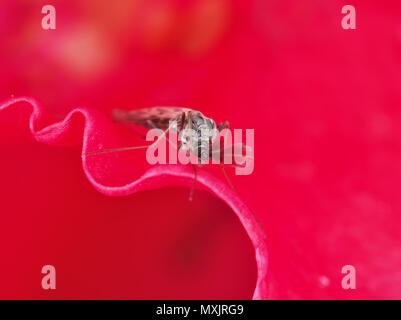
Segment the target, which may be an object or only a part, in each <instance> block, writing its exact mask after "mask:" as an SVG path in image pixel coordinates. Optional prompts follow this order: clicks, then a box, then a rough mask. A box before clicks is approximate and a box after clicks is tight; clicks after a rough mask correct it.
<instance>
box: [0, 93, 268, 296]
mask: <svg viewBox="0 0 401 320" xmlns="http://www.w3.org/2000/svg"><path fill="white" fill-rule="evenodd" d="M20 102H23V103H27V104H29V105H31V106H32V109H33V110H32V112H31V115H30V118H29V128H30V131H31V133H32V135H33V136H34V138H35V139H36V140H37V141H38V142H41V143H46V144H50V145H60V144H61V145H63V144H71V143H72V144H79V143H82V154H84V153H86V152H87V146H88V142H89V141H90V138H91V137H90V135H91V132H94V129H95V126H97V125H100V124H102V123H103V124H105V125H107V123H108V122H110V121H109V120H108V119H107V118H105V117H104V116H103V115H101V114H100V113H99V112H97V111H96V110H92V109H89V108H86V107H84V108H76V109H74V110H72V111H71V112H69V114H68V115H67V116H66V117H65V118H64V119H63V120H62V121H60V122H55V123H52V124H48V123H49V118H50V117H48V115H47V114H46V111H45V110H44V109H43V107H42V106H41V105H40V104H39V103H38V102H37V101H36V100H35V99H34V98H30V97H18V98H14V97H13V98H10V99H8V100H6V101H5V102H4V103H2V104H1V105H0V111H2V110H5V109H6V108H9V107H11V106H13V105H15V104H17V103H20ZM77 115H81V116H83V117H84V120H85V122H84V128H83V136H82V127H78V126H77V125H76V123H74V118H76V117H77ZM44 123H46V125H44V126H43V127H42V128H41V129H38V128H39V127H40V125H41V124H42V125H43V124H44ZM78 137H79V139H80V140H81V141H78ZM72 141H73V142H72ZM82 167H83V170H84V172H85V175H86V177H87V179H88V180H89V182H90V183H91V184H92V185H93V187H94V188H95V189H96V190H98V191H99V192H101V193H103V194H105V195H108V196H125V195H129V194H132V193H135V192H137V191H143V190H152V189H157V188H161V187H164V186H171V185H175V186H186V187H187V186H191V185H192V183H193V179H194V177H193V173H192V172H191V171H188V170H187V169H186V168H184V166H177V165H176V166H174V165H159V166H154V167H152V168H150V169H148V170H146V171H145V173H144V174H143V175H142V176H140V177H139V178H138V179H136V180H134V181H132V182H131V183H129V184H126V185H122V186H107V185H103V184H101V183H100V182H99V181H96V179H95V178H94V177H93V175H92V174H91V172H90V168H89V167H88V165H87V162H86V157H85V156H84V155H83V156H82ZM197 186H198V187H199V188H202V189H204V190H207V191H208V192H210V193H211V194H213V195H215V196H216V197H218V198H219V199H221V200H222V201H224V202H225V203H226V204H227V205H228V206H229V207H230V208H231V209H232V210H233V211H234V213H235V214H236V215H237V217H238V218H239V220H240V222H241V224H242V225H243V227H244V229H245V231H246V232H247V234H248V236H249V238H250V240H251V242H252V245H253V247H254V250H255V259H256V265H257V281H256V287H255V290H254V293H253V297H252V299H254V300H260V299H267V298H268V290H267V267H268V254H267V245H266V241H265V238H264V234H263V232H262V231H261V229H260V227H259V224H258V222H257V221H256V219H255V217H254V216H253V214H252V212H251V211H250V210H249V208H248V207H247V206H246V205H245V203H244V202H243V201H242V200H241V199H240V198H239V197H238V196H237V195H236V194H235V192H233V191H232V190H231V189H230V188H229V187H228V186H227V184H226V183H224V182H222V181H221V180H219V179H217V178H215V177H214V176H213V175H211V174H210V173H208V172H205V171H202V172H200V173H199V175H198V180H197Z"/></svg>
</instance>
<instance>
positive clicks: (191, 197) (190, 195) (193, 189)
mask: <svg viewBox="0 0 401 320" xmlns="http://www.w3.org/2000/svg"><path fill="white" fill-rule="evenodd" d="M191 166H192V169H194V183H193V184H192V188H191V191H190V192H189V199H188V200H189V201H192V199H193V197H194V193H195V188H196V180H197V179H198V170H197V169H196V166H195V165H194V164H193V163H192V162H191Z"/></svg>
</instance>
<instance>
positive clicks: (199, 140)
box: [84, 107, 253, 200]
mask: <svg viewBox="0 0 401 320" xmlns="http://www.w3.org/2000/svg"><path fill="white" fill-rule="evenodd" d="M113 114H114V120H115V121H117V122H120V123H127V124H133V125H136V126H140V127H143V128H146V129H158V130H162V133H161V134H160V135H158V138H157V140H156V141H155V142H153V143H152V144H150V145H146V146H133V147H123V148H116V149H108V150H99V151H94V152H88V153H85V154H84V155H86V156H89V155H96V154H101V153H108V152H118V151H127V150H135V149H142V148H149V147H150V146H153V145H156V144H157V143H158V142H159V141H160V139H162V138H164V137H165V138H166V139H167V140H168V141H169V142H170V143H171V141H170V140H169V139H168V138H167V132H169V131H175V132H177V133H178V142H177V150H180V151H183V152H185V154H186V155H187V157H188V158H189V157H190V156H191V155H194V156H195V157H196V158H197V159H198V161H197V164H198V165H199V166H200V165H201V164H204V163H205V162H208V161H209V160H214V163H216V162H217V163H220V164H221V169H222V171H223V174H224V176H225V178H226V179H227V181H228V183H229V185H230V187H231V188H232V189H234V187H233V185H232V183H231V181H230V179H229V178H228V175H227V173H226V171H225V169H224V161H222V160H223V159H222V157H221V152H220V151H221V148H220V137H221V135H220V133H221V132H223V130H224V129H226V131H225V134H224V149H223V152H224V159H226V153H228V152H229V154H228V156H229V157H230V160H231V159H232V152H233V149H234V157H235V159H236V161H237V160H239V161H238V163H239V164H237V163H232V162H231V161H229V163H228V164H231V165H233V166H239V167H243V163H244V159H243V154H242V153H243V149H244V148H245V150H246V155H247V158H249V153H250V150H249V147H247V146H245V145H243V144H242V143H240V144H236V145H234V146H231V147H226V144H225V142H226V135H227V130H228V127H229V124H228V122H224V123H220V124H216V122H215V121H214V120H213V119H211V118H208V117H205V116H204V115H203V114H202V113H201V112H199V111H196V110H192V109H189V108H179V107H154V108H146V109H139V110H132V111H122V110H114V112H113ZM251 151H253V150H251ZM252 161H253V158H252ZM189 163H190V164H191V166H192V168H193V169H194V177H195V178H194V183H193V187H192V188H191V192H190V196H189V199H190V200H192V198H193V193H194V190H195V186H196V180H197V170H196V166H194V164H193V163H192V162H191V161H189ZM252 169H253V164H252Z"/></svg>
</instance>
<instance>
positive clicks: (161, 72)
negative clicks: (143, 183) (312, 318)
mask: <svg viewBox="0 0 401 320" xmlns="http://www.w3.org/2000/svg"><path fill="white" fill-rule="evenodd" d="M45 4H48V3H47V2H43V3H42V1H29V2H28V1H11V0H10V1H8V0H3V1H2V3H1V5H0V39H1V42H0V70H1V77H0V98H1V99H2V100H3V99H4V100H5V99H7V98H9V97H10V96H11V95H14V96H20V95H24V96H33V97H35V98H36V99H38V100H39V101H41V102H42V104H43V105H45V106H46V109H47V110H49V111H50V113H51V114H53V116H54V117H55V118H62V117H63V116H65V115H66V114H67V113H68V111H70V110H72V109H73V108H75V107H77V106H88V107H90V108H92V109H97V110H99V111H101V112H102V113H104V114H106V115H107V114H108V113H109V112H110V110H112V109H114V108H125V109H129V108H140V107H150V106H155V105H178V106H188V107H192V108H195V109H198V110H200V111H202V112H203V113H204V114H206V115H208V116H210V117H212V118H214V119H216V121H224V120H228V121H230V124H231V126H232V127H233V128H243V129H245V128H252V129H255V171H254V173H253V174H252V175H250V176H233V172H231V175H232V176H233V180H234V184H235V185H236V187H237V189H238V191H239V194H240V195H241V198H242V199H243V200H244V201H245V202H246V203H247V204H248V205H249V206H250V207H251V208H252V210H253V211H254V212H255V214H256V215H257V216H258V218H259V219H260V220H261V222H262V225H263V228H264V230H265V233H266V235H267V239H266V241H267V245H268V250H269V266H268V278H267V282H268V283H267V284H268V288H269V297H270V298H285V299H296V298H303V299H305V298H315V299H316V298H324V299H325V298H331V299H354V298H365V299H366V298H401V292H400V288H401V273H400V265H401V255H400V249H399V247H400V245H401V239H400V235H399V234H400V232H399V224H400V220H401V217H400V209H401V200H400V197H399V190H400V187H401V165H400V158H401V148H400V142H401V132H400V128H401V127H400V113H401V112H400V102H401V90H400V89H401V88H400V87H401V63H400V61H401V60H400V59H401V55H400V49H401V25H400V23H399V21H401V20H400V12H401V11H400V9H401V7H400V4H399V2H397V1H386V2H385V3H378V2H377V1H352V3H348V2H344V1H335V0H333V1H329V2H328V3H326V2H322V1H317V0H316V1H312V0H307V1H302V2H301V1H295V0H294V1H291V0H286V1H282V0H281V1H279V0H270V1H269V0H253V1H239V0H238V1H236V0H232V1H229V0H191V1H179V0H176V1H175V0H174V1H143V0H137V1H124V0H120V1H118V2H115V1H114V2H110V1H52V3H51V4H53V5H54V6H55V7H56V10H57V29H56V30H51V31H45V30H43V29H42V28H41V19H42V17H43V15H42V14H41V8H42V6H43V5H45ZM345 4H352V5H354V6H355V8H356V12H357V16H356V19H357V22H356V23H357V29H356V30H343V29H342V28H341V19H342V17H343V15H342V14H341V7H342V6H343V5H345ZM24 108H25V109H24ZM17 109H18V110H17ZM26 110H28V112H27V111H26ZM28 115H29V108H28V107H26V106H16V108H13V109H7V110H5V111H2V112H1V113H0V146H1V151H0V155H1V156H0V179H1V180H0V181H1V182H0V188H1V190H0V200H1V201H0V257H1V258H0V259H1V264H0V297H1V298H251V297H252V293H253V290H254V287H255V281H256V280H255V279H256V267H255V261H254V260H255V259H254V251H253V247H252V245H251V243H250V241H249V239H248V238H247V235H246V234H245V232H244V230H243V227H242V226H241V224H240V223H239V221H238V219H237V218H236V217H235V216H234V214H233V213H232V211H231V209H229V208H228V207H227V205H226V204H224V203H223V202H222V201H220V200H217V199H216V198H215V197H213V196H212V195H210V194H208V193H207V192H205V191H199V192H197V193H196V197H195V201H194V202H193V203H188V202H187V195H188V189H185V188H164V189H160V190H154V191H147V192H140V193H137V194H133V195H130V196H127V197H122V198H114V197H106V196H104V195H101V194H100V193H98V192H97V191H95V190H94V189H93V187H92V186H91V185H90V183H89V182H88V181H87V179H86V177H85V176H84V174H83V170H82V167H81V160H80V148H79V147H61V146H60V147H54V146H45V145H42V144H40V143H37V142H35V141H34V139H33V138H32V136H31V134H30V132H29V130H28ZM132 165H133V166H134V165H136V164H135V163H133V164H132ZM105 170H107V168H105ZM138 170H139V169H138ZM203 170H208V169H207V168H205V169H203ZM218 174H219V173H218V171H216V175H218ZM220 178H221V179H223V178H222V177H221V176H220ZM45 264H52V265H54V266H55V267H56V270H57V289H56V290H55V291H45V290H42V289H41V287H40V281H41V278H42V274H41V273H40V270H41V267H42V266H43V265H45ZM348 264H351V265H353V266H355V268H356V272H357V289H356V290H343V289H342V288H341V279H342V276H343V275H342V274H341V268H342V266H344V265H348Z"/></svg>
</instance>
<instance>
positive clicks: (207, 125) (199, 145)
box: [180, 111, 217, 161]
mask: <svg viewBox="0 0 401 320" xmlns="http://www.w3.org/2000/svg"><path fill="white" fill-rule="evenodd" d="M190 128H191V129H190ZM216 136H217V129H216V123H215V122H214V120H212V119H210V118H207V117H205V116H204V115H203V114H202V113H201V112H198V111H196V112H192V113H191V116H190V117H189V119H188V121H187V123H185V125H184V127H183V129H182V130H181V132H180V141H181V150H182V151H184V152H187V151H188V150H189V151H190V152H191V153H192V154H194V155H195V156H197V157H198V158H200V160H201V161H207V160H209V158H210V155H209V150H210V149H209V146H210V143H211V142H213V140H214V139H215V138H216Z"/></svg>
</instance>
